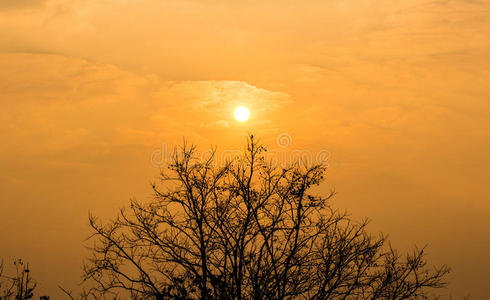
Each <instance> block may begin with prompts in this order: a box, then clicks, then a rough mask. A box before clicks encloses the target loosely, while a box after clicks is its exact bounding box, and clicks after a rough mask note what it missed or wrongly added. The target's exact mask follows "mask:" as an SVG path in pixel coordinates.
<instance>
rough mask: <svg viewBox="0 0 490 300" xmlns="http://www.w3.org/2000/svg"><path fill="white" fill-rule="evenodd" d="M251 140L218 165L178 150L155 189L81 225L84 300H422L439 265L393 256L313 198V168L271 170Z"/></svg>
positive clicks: (435, 284) (321, 171)
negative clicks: (87, 299)
mask: <svg viewBox="0 0 490 300" xmlns="http://www.w3.org/2000/svg"><path fill="white" fill-rule="evenodd" d="M265 152H266V148H265V147H264V146H262V145H261V144H260V143H258V142H257V139H256V138H255V137H254V136H250V137H249V139H248V142H247V148H246V150H245V151H244V152H243V154H242V155H241V156H239V157H236V158H234V159H231V160H229V161H227V162H225V163H223V164H222V165H217V164H216V155H214V153H213V155H211V156H209V157H208V158H206V159H201V158H199V156H198V155H197V151H196V147H195V146H192V145H191V146H189V145H188V144H186V143H184V145H183V146H182V147H181V148H179V150H178V151H177V152H175V154H174V155H173V157H172V160H171V162H170V163H169V165H168V168H166V169H165V170H163V171H162V172H161V175H160V177H159V182H157V183H155V184H153V186H152V187H153V191H154V197H153V199H152V200H151V201H147V202H138V201H135V200H133V201H131V204H130V206H129V208H125V209H121V210H120V212H119V214H118V216H117V217H116V218H115V219H112V220H110V221H106V222H102V221H100V220H99V219H98V218H96V217H95V216H93V215H90V217H89V222H90V226H91V227H92V229H93V234H92V236H91V237H90V240H91V241H92V244H91V246H90V249H91V253H92V256H91V257H90V258H89V259H87V260H86V262H85V265H84V280H85V281H86V282H87V283H89V284H90V285H91V287H92V290H91V293H92V294H93V295H98V296H97V297H102V296H103V295H105V296H110V297H114V296H116V297H117V296H118V295H119V296H120V297H127V298H129V297H130V298H132V299H292V298H295V299H296V298H297V299H427V298H431V297H435V296H434V294H433V291H434V289H437V288H441V287H444V285H445V282H444V276H445V275H446V274H447V273H448V272H449V269H448V268H447V267H446V266H441V267H429V266H427V261H426V259H425V253H424V249H414V250H413V252H411V253H408V254H405V255H400V254H399V253H398V252H397V251H396V250H395V249H393V248H392V247H391V246H390V244H389V243H388V241H387V237H386V236H384V235H372V234H370V233H369V232H368V231H367V227H366V226H367V223H368V222H367V221H366V220H363V221H360V222H359V221H355V220H353V219H352V218H351V217H350V216H349V215H348V214H346V213H344V212H342V211H339V210H337V209H335V208H334V206H333V205H332V199H333V196H334V193H333V192H331V193H328V194H327V195H317V194H315V193H313V192H312V188H313V187H314V186H316V185H319V184H320V183H321V182H322V181H323V180H324V178H325V174H326V171H327V169H326V166H325V165H322V164H313V165H308V166H306V165H303V164H299V163H298V164H292V165H290V166H288V167H282V166H281V167H279V166H275V165H274V164H272V163H271V162H270V161H268V160H267V159H266V155H265Z"/></svg>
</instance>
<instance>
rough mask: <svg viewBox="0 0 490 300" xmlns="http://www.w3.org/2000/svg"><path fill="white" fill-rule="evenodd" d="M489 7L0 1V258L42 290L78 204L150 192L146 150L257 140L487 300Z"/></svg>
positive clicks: (72, 235) (66, 254)
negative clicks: (308, 166) (302, 159)
mask: <svg viewBox="0 0 490 300" xmlns="http://www.w3.org/2000/svg"><path fill="white" fill-rule="evenodd" d="M489 20H490V1H487V0H452V1H451V0H447V1H444V0H441V1H438V0H435V1H433V0H411V1H393V0H378V1H368V0H356V1H354V0H343V1H340V0H339V1H329V0H321V1H312V0H303V1H277V0H268V1H258V0H246V1H238V0H237V1H218V0H144V1H141V0H139V1H136V0H94V1H86V0H84V1H82V0H69V1H66V0H44V1H43V0H0V124H1V126H0V171H1V172H0V222H1V223H0V225H1V226H0V259H3V260H4V261H5V262H6V264H7V263H8V265H10V262H11V261H12V260H13V259H14V258H18V257H21V258H23V259H24V260H25V261H29V262H30V266H31V269H32V275H33V276H34V277H35V278H37V280H38V283H39V286H38V290H37V291H38V292H37V293H36V294H38V295H39V294H49V295H51V296H52V297H54V298H55V299H58V298H60V297H61V294H60V293H59V291H58V288H57V285H58V284H60V285H62V286H64V287H67V288H69V289H74V290H76V289H77V287H76V284H77V283H79V282H80V276H81V265H82V260H83V258H84V257H86V255H87V251H86V250H85V249H84V247H83V242H84V239H85V238H86V237H87V235H88V234H89V228H88V226H87V223H88V221H87V215H88V212H89V211H91V212H93V213H94V214H96V215H98V216H101V217H103V218H110V217H114V216H115V215H116V213H117V210H118V209H119V208H121V207H123V206H124V205H127V203H128V200H129V199H130V198H136V199H139V200H142V201H144V200H146V199H149V198H150V197H151V189H150V182H151V181H152V180H154V179H155V178H156V176H157V175H158V173H159V164H157V163H155V161H154V155H155V153H157V154H158V153H163V152H165V149H171V148H172V147H174V146H176V145H179V144H180V143H181V142H182V140H183V138H186V139H187V140H189V141H192V142H194V143H196V144H198V145H199V147H200V149H203V150H206V149H208V148H210V147H213V146H216V147H218V149H220V150H222V151H223V150H234V149H242V148H243V147H244V144H245V142H246V136H247V133H255V134H256V135H258V136H259V137H260V139H261V140H262V141H263V142H264V143H265V144H266V145H269V146H270V148H271V149H276V150H277V151H283V150H284V151H286V150H287V151H290V150H307V151H310V153H313V154H316V153H319V152H321V151H328V153H330V156H329V157H328V164H329V171H328V176H327V181H326V183H325V184H324V185H323V186H322V187H321V190H322V191H324V192H327V191H329V190H330V189H331V188H335V190H336V191H337V192H338V195H337V196H336V197H335V200H334V203H335V206H336V207H338V208H340V209H346V210H347V211H349V212H350V213H351V214H352V215H353V216H354V217H355V218H357V219H361V218H363V217H368V218H370V219H371V220H372V223H371V227H370V230H371V231H372V232H373V233H378V232H380V231H382V232H384V233H386V234H388V235H389V236H390V239H391V241H392V243H393V245H394V246H396V247H397V248H399V249H402V250H410V249H411V247H412V245H418V246H421V247H422V246H424V245H428V248H427V253H428V254H429V261H430V262H431V263H434V264H442V263H445V264H447V265H449V266H450V267H451V268H452V273H451V274H450V276H449V280H450V282H451V283H450V285H449V287H448V289H447V290H446V291H445V293H446V294H447V295H452V296H453V297H454V298H455V299H462V296H463V295H468V294H470V295H471V296H472V299H485V298H486V297H488V295H490V285H488V282H489V280H490V255H489V253H490V189H489V188H488V184H489V182H490V176H489V174H488V172H489V169H490V156H489V153H490V98H489V97H490V21H489ZM240 105H243V106H246V107H248V109H249V110H250V119H249V120H248V121H247V122H243V123H240V122H237V121H236V120H235V119H234V117H233V110H234V109H235V108H236V107H237V106H240ZM278 136H280V137H281V136H282V137H287V138H289V141H288V144H287V145H286V147H283V148H281V147H279V145H277V142H278V138H277V137H278ZM285 148H287V149H285Z"/></svg>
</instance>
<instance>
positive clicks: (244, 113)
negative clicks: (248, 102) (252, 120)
mask: <svg viewBox="0 0 490 300" xmlns="http://www.w3.org/2000/svg"><path fill="white" fill-rule="evenodd" d="M233 115H235V119H237V121H239V122H245V121H247V120H248V118H249V117H250V111H249V110H248V108H246V107H245V106H238V107H237V108H235V112H234V113H233Z"/></svg>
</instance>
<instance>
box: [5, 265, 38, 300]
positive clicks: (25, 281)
mask: <svg viewBox="0 0 490 300" xmlns="http://www.w3.org/2000/svg"><path fill="white" fill-rule="evenodd" d="M14 265H15V270H16V272H15V275H14V276H7V275H4V274H3V270H4V265H3V262H1V263H0V300H9V299H15V300H27V299H31V298H32V297H33V296H34V294H33V292H34V289H35V288H36V285H37V284H36V281H34V280H33V279H32V277H31V276H30V272H31V271H30V269H29V264H25V263H24V262H23V261H22V259H18V260H16V261H14Z"/></svg>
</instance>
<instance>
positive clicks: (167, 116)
mask: <svg viewBox="0 0 490 300" xmlns="http://www.w3.org/2000/svg"><path fill="white" fill-rule="evenodd" d="M0 70H1V71H0V93H1V94H2V97H1V100H0V101H1V103H2V105H3V107H4V109H2V111H1V112H0V118H1V119H2V120H3V123H4V126H2V127H1V128H0V135H1V136H2V140H3V141H4V143H3V146H0V153H2V155H3V157H9V156H12V155H15V156H17V157H19V156H22V155H24V156H27V157H31V158H32V157H33V156H38V157H39V156H41V157H42V156H51V157H53V156H56V155H62V156H64V157H65V158H66V159H69V157H70V156H66V155H64V154H63V153H65V152H67V151H70V152H71V153H72V152H73V151H76V150H75V149H77V148H79V149H83V153H79V154H77V155H76V157H78V158H79V159H82V160H87V159H89V160H90V159H92V158H93V157H94V156H97V155H107V151H111V150H113V149H114V148H115V147H120V146H123V145H127V144H137V145H146V146H148V145H151V144H155V143H159V141H160V140H162V139H172V138H175V137H180V136H182V135H186V133H185V132H194V134H197V135H201V134H203V132H201V131H202V130H209V129H212V130H219V129H227V130H228V131H225V132H223V134H224V135H226V134H229V129H230V128H231V127H232V126H233V125H232V124H236V122H234V120H233V117H232V112H233V109H234V107H235V106H237V105H239V104H241V105H247V106H249V108H250V109H251V110H252V113H253V114H254V115H255V118H258V119H260V118H263V119H265V118H266V117H267V113H270V112H274V111H276V110H277V109H279V108H281V107H283V106H284V105H287V104H291V103H292V101H291V99H290V97H289V95H287V94H286V93H283V92H272V91H268V90H266V89H261V88H258V87H255V86H252V85H250V84H248V83H246V82H241V81H216V80H213V81H164V80H161V79H159V78H158V77H156V76H151V75H148V76H143V75H137V74H134V73H131V72H126V71H122V70H120V69H118V68H115V67H114V66H111V65H108V64H101V63H93V62H90V61H87V60H81V59H74V58H69V57H65V56H60V55H48V54H20V53H17V54H15V53H3V54H0ZM261 121H264V120H261ZM253 122H254V121H253V120H251V124H252V126H253V124H254V123H253ZM257 124H259V125H260V124H261V123H260V122H257ZM235 126H236V125H235ZM87 148H88V149H90V150H88V151H89V153H87V152H86V151H87ZM72 154H73V153H72ZM84 155H85V157H84Z"/></svg>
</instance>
